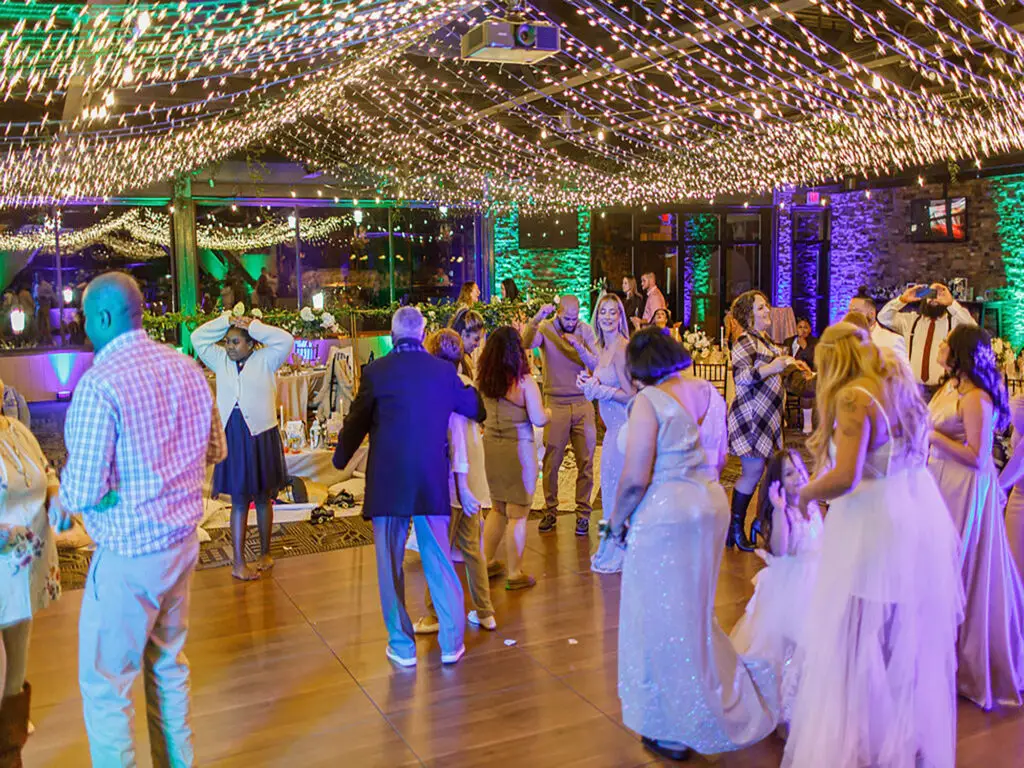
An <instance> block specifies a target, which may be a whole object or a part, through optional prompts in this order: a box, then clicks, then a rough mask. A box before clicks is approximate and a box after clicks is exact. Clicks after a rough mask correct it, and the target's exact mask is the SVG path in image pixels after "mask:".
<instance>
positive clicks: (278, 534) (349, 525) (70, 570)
mask: <svg viewBox="0 0 1024 768" xmlns="http://www.w3.org/2000/svg"><path fill="white" fill-rule="evenodd" d="M209 533H210V541H206V542H203V543H202V544H200V545H199V565H198V569H199V570H201V571H202V570H206V569H207V568H221V567H223V566H227V565H231V534H230V531H229V530H228V529H227V528H215V529H213V530H211V531H209ZM372 543H373V529H372V528H371V527H370V524H369V523H368V522H367V521H365V520H363V519H362V518H361V517H336V518H334V519H333V520H327V521H326V522H323V523H320V524H318V525H314V524H312V523H310V522H309V521H308V520H302V521H299V522H295V523H282V524H280V525H275V526H274V531H273V534H272V535H271V538H270V552H271V554H272V555H273V556H274V557H275V558H284V557H298V556H299V555H312V554H315V553H317V552H330V551H332V550H335V549H348V548H350V547H363V546H366V545H367V544H372ZM259 551H260V542H259V535H258V534H257V532H256V529H255V528H250V529H249V531H248V536H247V537H246V540H245V556H246V559H248V560H255V559H256V558H257V557H259ZM59 554H60V578H61V584H62V586H63V587H64V589H81V588H82V587H83V586H84V585H85V577H86V574H87V573H88V571H89V561H90V560H91V559H92V553H91V552H90V551H88V550H85V549H62V550H60V552H59Z"/></svg>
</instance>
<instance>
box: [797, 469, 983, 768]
mask: <svg viewBox="0 0 1024 768" xmlns="http://www.w3.org/2000/svg"><path fill="white" fill-rule="evenodd" d="M958 544H959V542H958V537H957V533H956V530H955V529H954V528H953V525H952V522H951V520H950V517H949V513H948V511H947V510H946V505H945V503H944V501H943V499H942V495H941V494H940V493H939V489H938V487H937V486H936V484H935V481H934V480H933V479H932V476H931V475H930V474H929V472H928V470H927V469H925V468H924V467H921V468H918V469H908V470H904V471H902V472H899V473H897V474H894V475H891V476H889V477H883V478H879V479H866V480H862V481H861V483H860V484H859V485H858V486H857V488H856V489H855V490H854V491H853V492H852V493H850V494H848V495H846V496H844V497H842V498H840V499H836V500H835V501H834V502H833V503H832V505H831V508H830V509H829V513H828V516H827V517H826V519H825V532H824V536H823V541H822V553H821V561H820V565H819V568H818V578H817V583H816V584H815V588H814V593H813V597H812V598H811V604H810V609H809V611H808V616H809V618H808V622H807V625H806V627H805V632H804V636H803V638H801V644H800V645H799V646H798V648H797V652H796V659H797V660H798V661H799V666H800V671H801V675H800V681H799V688H798V690H797V693H796V701H795V704H794V707H793V714H792V721H791V726H790V737H789V740H788V742H787V744H786V752H785V756H784V758H783V762H782V764H783V766H784V767H787V768H823V766H828V768H863V767H864V766H872V767H873V768H953V766H954V756H955V746H956V632H957V625H958V624H959V622H960V621H961V619H962V616H963V591H962V587H961V582H960V575H959V561H958Z"/></svg>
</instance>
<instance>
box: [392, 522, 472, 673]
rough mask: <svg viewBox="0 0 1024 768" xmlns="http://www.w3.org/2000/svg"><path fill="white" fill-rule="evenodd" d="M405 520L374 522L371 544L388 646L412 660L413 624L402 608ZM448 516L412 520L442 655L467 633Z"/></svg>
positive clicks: (456, 645)
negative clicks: (450, 543) (432, 605)
mask: <svg viewBox="0 0 1024 768" xmlns="http://www.w3.org/2000/svg"><path fill="white" fill-rule="evenodd" d="M409 523H410V518H408V517H375V518H373V544H374V547H375V549H376V550H377V588H378V589H379V590H380V609H381V613H383V614H384V624H385V625H386V626H387V630H388V644H389V645H390V646H391V650H393V651H394V652H395V653H397V654H398V655H399V656H402V657H405V658H412V657H415V656H416V639H415V636H414V635H413V631H412V621H411V620H410V619H409V612H408V611H407V610H406V608H405V572H404V570H403V569H402V563H403V561H404V559H405V542H406V539H407V538H408V537H409ZM448 523H449V518H448V516H447V515H437V516H433V515H431V516H429V517H413V518H412V525H413V526H414V528H415V529H416V545H417V546H418V547H419V550H420V560H421V561H423V576H424V577H425V578H426V580H427V587H428V588H429V589H430V595H431V597H432V598H433V600H434V608H435V610H436V611H437V622H438V624H439V625H440V631H439V632H438V636H437V642H438V645H440V646H441V653H455V652H456V651H458V650H459V648H461V647H462V643H463V640H464V638H465V634H466V614H465V613H464V611H463V599H464V598H463V592H462V583H461V582H460V581H459V575H458V574H457V573H456V572H455V566H454V565H452V552H451V546H450V545H449V543H448V542H449V537H448Z"/></svg>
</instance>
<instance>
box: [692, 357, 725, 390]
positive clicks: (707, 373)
mask: <svg viewBox="0 0 1024 768" xmlns="http://www.w3.org/2000/svg"><path fill="white" fill-rule="evenodd" d="M693 375H694V376H696V377H697V378H698V379H704V381H709V382H711V383H712V384H714V385H715V389H717V390H718V394H720V395H721V396H722V397H725V384H726V381H728V377H729V365H728V363H697V362H695V363H694V364H693Z"/></svg>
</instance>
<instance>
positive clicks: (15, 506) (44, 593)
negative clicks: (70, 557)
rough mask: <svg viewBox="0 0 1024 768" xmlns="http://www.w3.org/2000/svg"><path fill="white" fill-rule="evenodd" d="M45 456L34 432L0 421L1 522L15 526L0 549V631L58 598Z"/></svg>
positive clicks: (58, 584) (55, 553)
mask: <svg viewBox="0 0 1024 768" xmlns="http://www.w3.org/2000/svg"><path fill="white" fill-rule="evenodd" d="M49 480H50V478H49V477H48V473H47V463H46V458H45V457H44V456H43V452H42V450H41V449H40V447H39V443H38V442H37V441H36V439H35V437H33V436H32V433H31V432H29V431H28V429H27V428H26V427H25V425H23V424H21V423H20V422H18V421H14V420H12V419H8V418H6V417H0V524H2V525H5V526H19V527H22V528H24V529H25V530H24V531H23V532H19V533H16V534H14V535H12V536H11V537H10V538H9V539H8V540H7V544H6V546H4V547H3V549H0V627H8V626H11V625H12V624H17V623H19V622H22V621H25V620H26V619H31V618H32V615H33V614H34V613H36V611H40V610H42V609H43V608H45V607H46V606H47V605H49V604H50V602H51V601H53V600H56V599H57V598H58V597H60V568H59V566H58V564H57V546H56V544H55V543H54V537H53V531H52V530H51V528H50V521H49V518H48V517H47V514H46V486H47V483H48V482H49Z"/></svg>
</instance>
